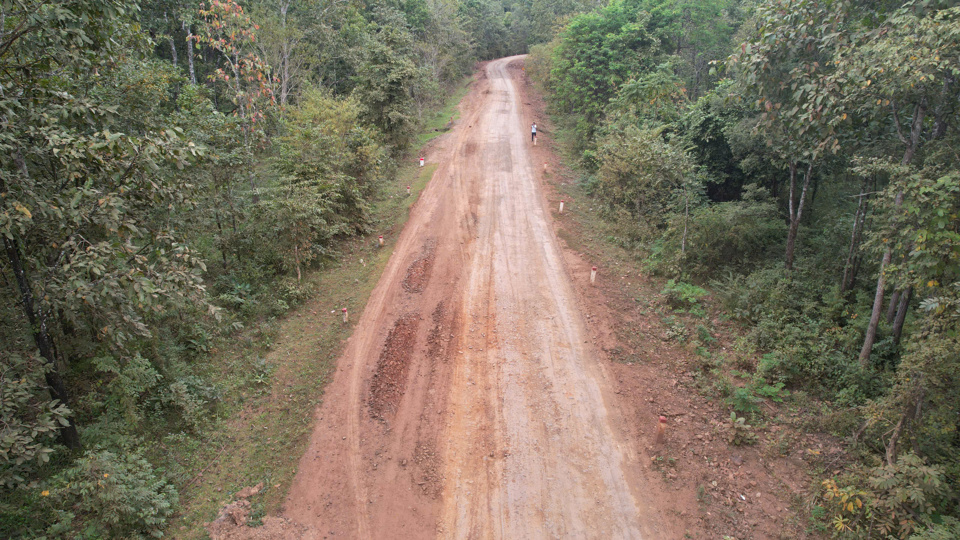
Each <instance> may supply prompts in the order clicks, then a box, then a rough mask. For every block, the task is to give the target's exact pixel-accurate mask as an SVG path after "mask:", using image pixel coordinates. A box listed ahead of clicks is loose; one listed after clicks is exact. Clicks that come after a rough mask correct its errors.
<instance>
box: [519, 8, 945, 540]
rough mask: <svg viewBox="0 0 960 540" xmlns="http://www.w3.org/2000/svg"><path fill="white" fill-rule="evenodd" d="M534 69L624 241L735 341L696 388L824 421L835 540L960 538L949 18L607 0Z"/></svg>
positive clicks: (744, 409) (890, 11)
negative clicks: (767, 399) (818, 411)
mask: <svg viewBox="0 0 960 540" xmlns="http://www.w3.org/2000/svg"><path fill="white" fill-rule="evenodd" d="M527 70H528V72H529V73H531V75H532V76H533V77H534V78H535V79H536V80H537V81H538V82H539V84H541V85H542V87H543V89H544V90H545V92H546V93H547V94H548V97H549V101H550V106H551V108H552V110H553V112H554V114H555V115H556V117H557V119H558V121H559V122H560V123H561V125H562V126H563V127H564V136H565V138H566V141H567V143H568V146H569V148H570V149H571V152H572V153H573V156H574V157H575V159H577V160H578V161H579V163H580V166H581V168H582V170H583V171H584V172H583V175H584V180H583V185H584V188H585V189H586V190H587V191H588V192H589V193H590V194H591V195H592V196H593V197H594V198H595V199H596V200H597V201H598V202H599V203H600V204H601V206H602V208H603V211H604V213H605V216H606V218H607V219H608V220H609V221H610V222H611V223H614V224H615V229H614V230H615V231H617V232H616V234H614V235H613V240H614V241H615V242H618V243H620V244H622V245H623V246H625V247H626V248H628V249H630V250H632V251H634V252H635V253H636V254H637V256H638V257H641V258H642V259H643V260H644V261H645V264H646V265H647V267H648V268H649V269H650V271H652V272H654V273H657V274H660V275H662V276H664V277H667V278H670V279H671V281H668V284H667V289H666V290H665V291H666V292H668V293H670V294H673V295H677V296H679V297H681V298H683V297H697V296H699V295H703V294H706V290H705V289H704V287H706V288H708V289H710V290H711V291H712V292H713V296H714V298H715V300H716V301H717V303H718V304H719V305H720V307H721V308H722V309H723V310H724V311H725V312H726V313H727V314H728V316H729V317H731V318H733V319H735V320H736V321H738V322H739V323H740V324H741V325H742V327H743V328H744V331H745V335H744V337H743V338H742V339H741V340H740V341H739V342H738V345H739V346H740V347H741V348H743V349H747V350H753V351H756V354H757V358H758V359H759V361H758V362H757V363H756V364H755V365H750V366H746V367H742V366H739V367H740V369H745V368H746V369H747V373H746V374H744V375H745V376H746V378H747V380H746V382H745V384H734V383H732V382H731V381H730V375H729V374H728V373H729V372H728V371H726V370H725V369H724V367H727V368H728V369H729V366H722V365H719V364H718V363H717V362H716V361H715V360H708V359H705V360H704V365H703V376H704V382H705V384H704V388H705V390H707V391H708V392H712V393H713V394H714V395H716V396H717V397H720V398H723V399H725V400H726V401H727V403H729V404H730V406H731V407H732V408H733V409H734V410H735V412H736V413H740V414H743V415H746V416H747V417H748V418H749V417H751V416H754V417H756V416H758V415H761V414H762V413H761V411H760V410H759V409H758V407H757V403H758V401H759V400H760V398H761V397H764V396H770V395H776V394H778V393H779V394H781V395H783V394H785V393H787V392H793V399H795V400H796V399H807V398H813V399H816V400H819V401H820V402H821V403H822V407H823V411H824V412H823V416H824V419H823V421H822V422H821V423H820V424H819V427H820V428H823V429H827V430H830V431H833V432H834V433H835V434H836V435H837V436H839V437H842V438H843V439H844V440H845V441H846V442H847V443H848V455H849V463H848V465H849V466H847V467H845V468H844V472H843V473H842V474H839V475H836V476H834V477H832V478H830V479H827V480H824V481H823V483H822V484H821V485H820V486H819V488H820V489H821V496H820V504H819V505H818V506H817V507H816V508H815V510H816V511H815V512H814V513H815V514H817V515H819V517H821V518H822V519H823V520H824V522H825V523H826V524H828V526H829V530H830V531H833V532H834V533H836V534H838V535H840V536H844V537H847V536H849V537H857V538H908V537H909V538H915V539H918V538H925V539H927V538H944V539H945V538H957V537H960V521H958V520H957V518H958V517H960V508H958V499H957V494H958V493H960V491H958V489H960V380H958V373H960V334H958V332H960V154H958V150H957V149H958V148H960V134H958V131H957V128H958V120H960V116H958V112H960V111H958V107H960V8H958V7H956V6H955V5H954V3H953V2H946V1H936V0H930V1H911V2H896V1H872V2H848V1H839V0H766V1H759V2H751V1H744V2H738V1H735V0H708V1H685V0H613V1H612V2H610V3H609V5H606V6H604V7H601V8H599V9H596V10H594V11H592V12H590V13H584V14H580V15H577V16H575V17H572V18H570V19H569V20H568V21H567V24H566V25H565V26H564V27H563V28H562V29H561V30H560V31H559V33H558V34H557V35H556V36H555V37H554V38H553V39H552V40H551V41H549V42H548V43H546V44H542V45H537V46H534V47H533V48H532V51H531V56H530V58H529V59H528V61H527ZM804 396H806V397H804Z"/></svg>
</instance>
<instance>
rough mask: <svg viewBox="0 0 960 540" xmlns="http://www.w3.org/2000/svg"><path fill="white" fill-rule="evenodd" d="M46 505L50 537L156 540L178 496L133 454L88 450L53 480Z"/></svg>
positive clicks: (172, 510) (139, 455) (161, 532)
mask: <svg viewBox="0 0 960 540" xmlns="http://www.w3.org/2000/svg"><path fill="white" fill-rule="evenodd" d="M50 502H51V503H52V504H53V505H54V507H55V510H54V512H55V515H56V522H55V523H54V524H53V525H51V526H50V527H49V528H48V530H47V533H48V534H50V535H52V536H55V537H64V536H71V537H76V538H150V537H152V538H160V537H161V536H163V529H164V527H165V526H166V523H167V519H169V518H170V516H171V515H173V512H174V509H175V506H176V504H177V502H178V498H177V492H176V490H175V489H174V488H173V486H172V485H171V484H170V483H169V482H167V481H166V480H165V479H164V478H162V477H160V475H158V474H157V472H156V471H155V470H154V468H153V466H152V465H151V464H150V462H148V461H147V460H146V459H144V458H143V457H142V456H141V454H140V453H139V452H138V451H135V450H126V451H125V452H124V453H123V454H122V455H118V454H114V453H113V452H110V451H107V450H91V451H87V452H86V453H85V454H84V455H83V457H81V458H80V459H78V460H77V461H76V463H75V464H74V466H73V467H71V468H69V469H67V470H65V471H63V472H62V473H60V474H59V475H57V476H56V477H55V478H54V479H53V487H52V489H51V490H50Z"/></svg>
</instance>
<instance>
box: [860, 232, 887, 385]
mask: <svg viewBox="0 0 960 540" xmlns="http://www.w3.org/2000/svg"><path fill="white" fill-rule="evenodd" d="M890 258H891V251H890V249H889V248H887V249H886V250H884V252H883V259H881V260H880V277H879V278H877V292H876V293H874V295H873V311H872V312H871V313H870V323H869V324H867V333H866V335H865V336H864V338H863V347H862V348H861V349H860V365H861V366H863V367H867V364H869V362H870V352H871V351H872V350H873V342H874V341H876V339H877V326H879V325H880V314H881V313H882V312H883V292H884V289H885V288H886V285H887V276H886V274H884V271H885V270H886V268H887V265H889V264H890Z"/></svg>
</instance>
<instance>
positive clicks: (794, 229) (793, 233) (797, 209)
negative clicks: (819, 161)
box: [785, 162, 813, 270]
mask: <svg viewBox="0 0 960 540" xmlns="http://www.w3.org/2000/svg"><path fill="white" fill-rule="evenodd" d="M811 176H813V162H810V164H809V165H808V166H807V172H806V174H805V175H804V178H803V189H801V190H800V199H799V200H798V201H797V202H796V204H794V198H795V197H796V187H797V164H796V162H793V163H791V164H790V196H789V212H790V230H789V232H788V233H787V256H786V263H785V267H786V269H787V270H793V255H794V250H795V249H796V244H797V234H798V232H799V230H800V218H801V217H803V203H804V201H805V200H806V198H807V188H809V187H810V177H811Z"/></svg>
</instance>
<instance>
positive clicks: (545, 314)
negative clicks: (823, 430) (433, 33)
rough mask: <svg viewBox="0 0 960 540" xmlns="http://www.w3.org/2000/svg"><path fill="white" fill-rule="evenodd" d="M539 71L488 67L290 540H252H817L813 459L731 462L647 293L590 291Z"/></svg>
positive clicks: (336, 406)
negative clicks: (536, 87)
mask: <svg viewBox="0 0 960 540" xmlns="http://www.w3.org/2000/svg"><path fill="white" fill-rule="evenodd" d="M522 62H523V58H522V57H513V58H506V59H501V60H496V61H493V62H490V63H487V64H485V65H483V66H482V67H481V69H480V71H479V75H478V77H477V79H476V80H475V82H474V84H473V88H472V91H471V92H470V94H469V95H468V96H467V97H466V98H465V99H464V101H463V103H462V104H461V110H462V115H461V120H460V121H459V122H458V123H457V124H456V125H455V126H454V128H453V130H452V131H451V132H450V133H449V134H448V135H446V136H444V137H443V138H442V139H440V140H439V141H438V142H437V143H436V144H435V145H434V146H433V147H432V148H431V150H430V151H429V152H428V153H427V155H426V158H427V160H428V161H430V162H434V163H437V164H438V168H437V170H436V173H435V174H434V176H433V178H432V180H431V182H430V183H429V184H428V186H427V188H426V189H425V190H424V192H423V193H422V194H421V197H420V200H419V201H418V202H417V203H416V204H415V205H414V206H413V208H412V210H411V216H410V220H409V222H408V224H407V226H406V227H405V229H404V231H403V232H402V234H401V236H400V238H399V240H398V242H397V245H396V247H395V251H394V253H393V255H392V257H391V259H390V262H389V263H388V265H387V268H386V270H385V271H384V274H383V276H382V278H381V280H380V282H379V284H378V285H377V287H376V289H375V290H374V291H373V293H372V296H371V298H370V301H369V302H368V304H367V307H366V309H365V310H364V312H363V314H362V315H361V318H360V320H359V322H358V324H357V326H356V329H355V331H354V335H353V337H351V339H350V341H349V343H348V344H347V348H346V350H345V352H344V354H343V356H342V358H341V359H340V360H339V364H338V370H337V373H336V375H335V377H334V379H333V381H332V382H331V383H330V385H329V386H328V387H327V389H326V392H325V396H324V400H323V404H322V405H321V406H320V407H319V408H318V410H317V412H316V427H315V431H314V433H313V435H312V438H311V441H310V445H309V448H308V450H307V452H306V453H305V454H304V455H303V457H302V458H301V461H300V466H299V470H298V473H297V476H296V478H295V479H294V482H293V485H292V486H291V489H290V492H289V495H288V498H287V500H286V503H285V505H284V508H283V511H282V516H276V517H273V518H268V520H265V521H267V522H269V523H272V524H273V525H274V526H280V525H282V526H283V527H284V529H283V530H282V531H280V532H272V531H268V530H263V531H260V533H261V535H259V536H243V538H374V539H387V540H389V539H420V538H436V537H439V538H509V539H515V538H645V539H674V538H676V539H680V538H716V539H721V538H723V537H724V536H730V537H734V538H738V539H746V538H797V537H802V536H803V533H802V531H801V530H798V529H797V528H796V527H795V526H792V525H790V519H791V512H790V510H789V506H790V504H791V498H792V497H793V495H794V494H795V493H799V492H801V491H802V489H803V488H804V484H805V482H806V480H805V477H804V476H803V474H802V466H801V465H802V464H801V462H800V459H799V458H798V457H795V456H798V455H800V453H799V450H798V451H797V452H793V453H791V454H790V455H791V456H794V457H788V458H781V457H777V456H768V455H766V454H765V453H763V452H762V449H763V448H765V447H763V446H759V447H732V446H729V445H728V444H727V442H726V439H725V438H724V430H723V428H722V427H718V425H719V424H721V423H722V422H723V421H724V420H725V419H726V417H727V415H728V414H729V413H727V412H726V410H725V409H723V408H722V407H720V406H719V405H717V404H708V403H707V402H706V401H705V400H704V399H703V398H702V397H700V396H699V395H698V394H697V393H696V392H695V391H694V390H693V389H691V388H690V387H691V386H692V380H693V370H694V369H695V366H694V364H693V363H692V362H693V360H692V358H690V357H691V355H690V354H689V353H688V352H686V351H685V349H683V348H682V347H681V346H678V345H676V344H674V343H673V342H668V341H665V340H664V339H663V337H664V336H663V328H662V327H661V326H660V323H659V320H655V319H656V317H655V316H654V315H650V314H649V313H648V312H645V311H642V310H641V308H640V307H639V306H640V304H638V303H637V302H633V301H632V298H631V295H638V294H639V295H643V294H650V293H649V292H647V291H649V288H650V287H649V284H648V283H647V282H646V279H645V278H643V277H640V276H638V275H636V274H634V275H622V276H621V275H615V274H614V273H613V271H610V270H606V269H604V270H603V271H602V272H601V275H600V277H599V278H598V281H597V284H596V285H595V286H591V285H590V284H589V272H590V265H591V263H590V262H588V261H587V260H585V259H584V258H583V254H580V253H576V252H574V251H573V250H571V249H569V248H567V247H565V245H564V243H563V242H561V241H560V240H559V239H558V235H557V229H558V228H559V229H561V230H565V231H566V232H565V234H577V232H576V231H575V230H574V229H573V228H572V226H571V225H570V224H568V223H565V222H564V221H563V219H560V218H561V217H562V216H558V215H556V214H553V213H552V210H553V209H554V208H555V203H556V202H558V197H557V195H556V193H555V191H554V186H553V185H552V183H551V182H555V181H559V179H560V178H561V177H562V176H561V175H557V174H550V175H546V174H545V172H544V169H543V164H544V163H546V164H547V169H548V170H550V171H554V170H557V168H558V167H559V166H560V163H559V160H558V158H557V157H556V156H555V154H554V153H553V151H552V150H551V144H550V142H551V141H550V140H549V136H548V135H546V134H544V132H546V133H549V131H550V126H549V125H547V124H548V123H547V122H546V121H545V119H544V115H543V112H542V103H541V101H540V99H539V97H538V96H536V95H535V93H533V92H532V91H531V88H530V86H529V83H528V82H527V80H526V78H525V75H524V73H523V72H522V70H521V67H522ZM534 119H536V121H537V123H538V124H539V125H541V126H542V128H543V129H542V130H541V139H540V141H539V143H540V144H539V146H537V147H533V146H532V145H531V143H530V140H529V135H528V133H529V126H530V124H531V123H532V122H533V121H534ZM568 204H569V203H568ZM625 284H632V285H625ZM626 328H629V329H632V330H630V331H631V332H632V333H633V335H632V336H631V337H630V339H629V340H628V339H625V338H623V337H622V336H623V335H624V329H626ZM625 354H626V355H630V357H631V358H636V359H637V361H636V362H631V363H625V362H618V361H615V360H616V358H615V357H619V356H623V355H625ZM659 415H664V416H666V417H667V418H668V432H667V439H666V442H665V443H664V444H663V445H660V446H658V447H656V448H654V447H653V440H654V439H653V438H654V434H655V429H656V422H657V417H658V416H659ZM278 524H279V525H278ZM234 532H235V531H234ZM246 532H250V533H252V532H253V531H246ZM212 533H213V531H211V534H212ZM230 534H234V533H230ZM254 534H256V533H254ZM212 536H214V538H218V537H223V538H227V537H229V538H234V537H237V538H239V536H216V535H213V534H212Z"/></svg>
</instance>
